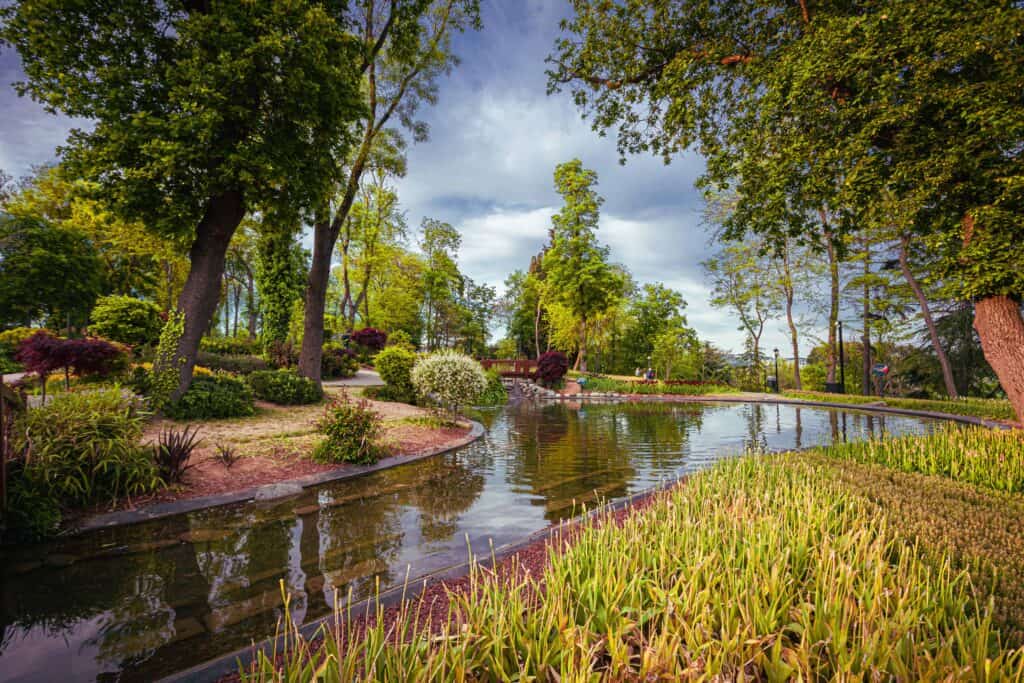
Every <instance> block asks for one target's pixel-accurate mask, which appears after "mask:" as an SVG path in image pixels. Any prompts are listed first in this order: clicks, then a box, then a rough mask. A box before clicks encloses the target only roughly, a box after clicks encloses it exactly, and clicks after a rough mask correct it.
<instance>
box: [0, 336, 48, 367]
mask: <svg viewBox="0 0 1024 683" xmlns="http://www.w3.org/2000/svg"><path fill="white" fill-rule="evenodd" d="M38 331H39V330H38V329H36V328H32V327H15V328H12V329H10V330H4V331H3V332H0V372H21V371H22V369H23V368H22V365H21V363H19V362H18V361H17V360H15V358H14V355H15V354H16V353H17V352H18V347H19V346H20V345H21V342H23V341H25V340H26V339H28V338H29V337H31V336H32V335H34V334H35V333H36V332H38Z"/></svg>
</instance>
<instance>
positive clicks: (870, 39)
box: [550, 0, 1024, 419]
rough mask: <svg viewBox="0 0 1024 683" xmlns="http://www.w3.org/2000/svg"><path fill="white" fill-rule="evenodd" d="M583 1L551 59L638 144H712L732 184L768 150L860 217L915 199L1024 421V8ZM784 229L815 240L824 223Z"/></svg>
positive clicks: (814, 190)
mask: <svg viewBox="0 0 1024 683" xmlns="http://www.w3.org/2000/svg"><path fill="white" fill-rule="evenodd" d="M574 8H575V16H574V17H573V18H571V19H570V20H568V21H567V22H565V24H564V27H565V29H566V31H567V33H569V34H570V35H569V36H566V37H564V38H562V39H560V40H559V41H558V43H557V44H556V48H555V50H556V54H555V55H554V56H553V57H552V60H553V62H554V68H553V69H552V72H551V80H550V83H551V86H552V87H553V88H558V87H559V86H561V85H563V84H570V86H571V87H572V89H573V94H574V97H575V100H576V102H577V103H578V104H579V105H580V106H582V107H583V108H584V110H585V111H586V113H587V114H588V115H591V116H592V117H593V121H594V125H595V126H596V127H597V128H599V129H602V130H604V129H608V128H615V127H617V128H618V132H619V144H620V148H621V149H622V150H623V151H643V150H651V151H654V152H656V153H659V154H662V155H665V156H671V155H673V154H674V153H676V152H678V151H680V150H682V149H684V148H686V147H689V146H690V145H692V144H698V146H699V147H700V149H701V150H702V151H703V152H704V153H705V155H706V156H707V157H708V168H709V174H710V175H712V176H715V177H717V178H718V179H720V180H724V179H725V178H730V177H736V176H737V170H738V169H737V165H738V164H742V160H743V159H748V160H749V159H751V158H754V157H756V156H757V155H758V154H761V153H762V152H763V151H764V150H765V149H766V148H767V149H770V150H771V154H770V155H769V156H768V157H767V158H769V159H770V160H771V162H772V165H773V168H774V170H775V173H774V174H773V175H774V176H776V177H777V178H778V179H779V180H778V182H779V183H782V182H792V179H793V178H802V179H803V180H805V181H806V182H800V186H799V189H800V190H801V192H803V193H804V196H805V197H810V196H814V195H816V196H817V199H818V200H819V203H818V206H819V207H830V208H833V209H834V208H836V207H842V208H844V209H850V214H851V215H853V216H854V217H855V215H856V214H857V213H862V212H863V211H864V209H865V208H866V207H868V206H875V207H876V208H881V209H882V210H885V208H886V207H887V206H888V207H889V208H892V209H896V208H897V207H898V213H899V215H901V216H906V217H908V218H909V219H910V220H908V222H907V228H908V230H909V231H910V232H911V233H912V235H913V236H914V238H917V239H922V238H923V239H926V240H929V241H930V243H931V245H932V248H933V249H934V250H935V251H936V253H939V254H941V255H942V256H943V261H944V264H945V277H946V278H947V279H948V280H949V281H950V282H951V284H955V285H956V286H957V289H958V295H959V296H960V297H962V298H964V299H971V300H974V301H975V326H976V328H977V330H978V333H979V336H980V338H981V343H982V346H983V348H984V350H985V355H986V358H988V360H989V362H990V363H991V365H992V367H993V369H994V370H995V371H996V374H997V375H998V376H999V378H1000V382H1001V383H1002V385H1003V388H1004V390H1005V391H1006V394H1007V396H1008V397H1009V398H1010V400H1011V402H1012V403H1013V405H1014V408H1015V410H1016V412H1017V414H1018V416H1019V417H1020V418H1021V419H1024V318H1022V315H1021V299H1022V297H1024V263H1022V261H1024V255H1022V250H1020V249H1017V248H1015V246H1014V245H1015V239H1016V238H1017V237H1019V230H1020V228H1019V226H1020V224H1021V219H1022V213H1024V209H1022V207H1024V201H1022V197H1024V175H1022V173H1021V171H1020V169H1021V155H1022V154H1024V107H1021V100H1020V87H1019V84H1020V83H1021V82H1022V81H1024V58H1022V57H1024V41H1021V40H1020V36H1021V34H1022V32H1024V11H1022V10H1021V9H1020V7H1019V4H1018V3H1014V2H1007V1H1006V0H982V1H980V2H971V3H961V2H951V1H946V0H942V1H937V2H927V3H907V2H901V1H900V0H884V1H882V2H876V3H871V4H864V3H823V4H822V3H813V4H812V3H808V2H798V3H793V2H788V1H784V0H768V1H767V2H766V1H765V0H738V1H734V2H730V3H728V4H725V3H719V2H707V1H706V0H650V1H649V2H643V3H640V2H637V3H625V4H619V3H606V2H603V0H575V2H574ZM852 45H855V46H856V49H855V50H854V49H851V47H850V46H852ZM766 143H770V144H766ZM806 168H812V169H814V170H815V172H814V173H811V174H806V173H804V172H803V171H801V169H806ZM739 175H740V176H741V183H740V184H741V186H742V173H740V174H739ZM741 194H742V195H743V196H744V197H756V196H758V193H757V192H756V191H755V192H741ZM805 207H806V208H810V205H809V204H807V205H805ZM855 224H856V222H855V221H841V222H840V224H839V225H837V226H835V227H836V228H837V230H839V231H843V230H849V229H851V228H852V227H853V226H854V225H855ZM775 230H776V231H777V232H789V233H791V234H793V233H796V234H802V235H809V234H811V233H813V232H817V231H819V230H820V226H817V227H815V226H811V225H796V226H776V228H775Z"/></svg>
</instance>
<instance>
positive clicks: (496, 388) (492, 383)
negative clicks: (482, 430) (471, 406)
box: [476, 370, 508, 406]
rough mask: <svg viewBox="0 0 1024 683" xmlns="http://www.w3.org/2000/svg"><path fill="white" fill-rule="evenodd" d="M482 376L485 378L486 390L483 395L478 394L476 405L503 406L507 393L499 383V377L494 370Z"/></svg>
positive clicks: (506, 400) (506, 399)
mask: <svg viewBox="0 0 1024 683" xmlns="http://www.w3.org/2000/svg"><path fill="white" fill-rule="evenodd" d="M484 374H485V375H486V376H487V388H486V389H485V390H484V393H482V394H480V398H478V399H477V400H476V404H477V405H479V406H502V405H505V404H506V403H507V402H508V391H506V390H505V385H504V384H502V383H501V375H500V374H498V372H497V371H496V370H487V371H486V372H485V373H484Z"/></svg>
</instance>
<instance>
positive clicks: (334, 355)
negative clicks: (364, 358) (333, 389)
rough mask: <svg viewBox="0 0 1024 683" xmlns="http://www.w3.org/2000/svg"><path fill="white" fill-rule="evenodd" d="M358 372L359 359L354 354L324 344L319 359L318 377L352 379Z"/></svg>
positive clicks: (338, 346)
mask: <svg viewBox="0 0 1024 683" xmlns="http://www.w3.org/2000/svg"><path fill="white" fill-rule="evenodd" d="M357 372H359V358H358V357H357V356H356V354H355V353H354V352H353V351H351V350H349V349H347V348H345V347H344V346H342V345H341V344H338V343H337V342H328V343H326V344H324V348H323V355H322V356H321V357H320V376H321V377H322V378H324V379H337V378H347V377H354V376H355V374H356V373H357Z"/></svg>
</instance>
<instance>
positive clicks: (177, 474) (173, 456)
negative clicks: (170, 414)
mask: <svg viewBox="0 0 1024 683" xmlns="http://www.w3.org/2000/svg"><path fill="white" fill-rule="evenodd" d="M198 445H199V428H198V427H185V429H182V430H181V431H178V430H176V429H172V428H170V427H168V428H167V429H164V430H163V431H161V432H160V436H159V437H158V439H157V443H156V446H154V448H153V451H154V452H153V460H154V461H155V462H156V467H157V471H158V472H159V473H160V478H161V479H163V480H164V483H166V484H177V483H179V482H181V478H182V477H183V476H184V475H185V472H187V471H188V470H190V469H192V467H193V465H192V464H189V460H190V459H191V458H192V451H194V450H195V449H196V447H197V446H198Z"/></svg>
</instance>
